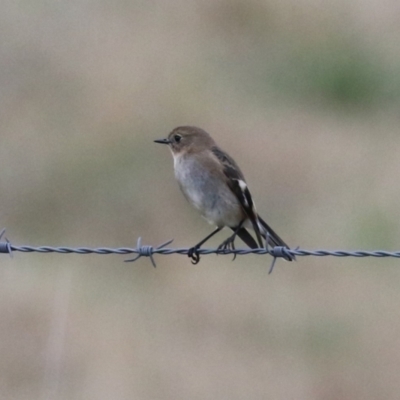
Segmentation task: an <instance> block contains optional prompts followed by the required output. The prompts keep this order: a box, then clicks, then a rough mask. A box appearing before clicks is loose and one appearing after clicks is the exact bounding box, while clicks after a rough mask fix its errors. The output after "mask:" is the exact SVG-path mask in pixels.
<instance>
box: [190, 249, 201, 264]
mask: <svg viewBox="0 0 400 400" xmlns="http://www.w3.org/2000/svg"><path fill="white" fill-rule="evenodd" d="M188 257H189V258H191V259H192V260H191V261H192V264H193V265H196V264H198V263H199V261H200V254H199V248H198V247H192V248H190V249H189V251H188Z"/></svg>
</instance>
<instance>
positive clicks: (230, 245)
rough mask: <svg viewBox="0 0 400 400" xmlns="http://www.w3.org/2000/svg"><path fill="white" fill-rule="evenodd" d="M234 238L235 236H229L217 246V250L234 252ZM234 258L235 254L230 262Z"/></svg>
mask: <svg viewBox="0 0 400 400" xmlns="http://www.w3.org/2000/svg"><path fill="white" fill-rule="evenodd" d="M235 237H236V235H232V236H229V237H228V239H226V240H224V241H223V242H222V243H221V244H220V245H219V246H218V250H236V248H235ZM235 258H236V254H234V255H233V258H232V261H234V260H235Z"/></svg>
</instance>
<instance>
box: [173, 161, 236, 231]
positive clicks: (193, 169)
mask: <svg viewBox="0 0 400 400" xmlns="http://www.w3.org/2000/svg"><path fill="white" fill-rule="evenodd" d="M174 169H175V177H176V179H177V181H178V183H179V186H180V188H181V190H182V192H183V194H184V195H185V197H186V198H187V200H188V201H189V202H190V203H191V204H193V206H194V207H195V208H197V209H198V210H199V211H200V213H201V214H202V215H203V216H204V217H205V218H206V219H207V221H208V222H209V223H211V224H214V225H216V226H230V227H235V226H237V225H238V224H239V223H240V222H241V220H242V219H243V210H242V208H241V206H240V203H239V201H238V200H237V198H236V196H235V195H234V193H233V192H232V191H231V190H230V188H229V186H228V185H227V184H226V181H225V180H224V177H223V175H222V173H221V172H220V170H218V169H217V168H215V169H213V168H210V165H209V164H208V165H204V163H202V162H201V159H198V158H197V157H187V156H185V155H177V156H175V157H174Z"/></svg>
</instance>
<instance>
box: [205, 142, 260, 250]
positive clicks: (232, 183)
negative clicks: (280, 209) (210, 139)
mask: <svg viewBox="0 0 400 400" xmlns="http://www.w3.org/2000/svg"><path fill="white" fill-rule="evenodd" d="M211 151H212V153H213V154H214V156H215V157H217V159H218V160H219V161H220V162H221V164H222V166H223V172H224V174H225V177H226V182H227V184H228V186H229V188H230V189H231V190H232V192H233V193H234V194H235V196H236V197H237V199H238V200H239V203H240V205H241V206H242V208H243V211H244V212H245V214H246V215H247V217H248V218H249V220H250V222H251V224H252V225H253V229H254V232H255V233H256V236H257V241H258V243H259V245H260V247H264V245H263V242H262V239H261V232H260V228H259V222H258V215H257V211H256V207H255V205H254V202H253V199H252V197H251V194H250V191H249V188H248V187H247V184H246V181H245V179H244V176H243V174H242V171H241V170H240V168H239V167H238V165H237V164H236V163H235V161H234V160H233V158H232V157H230V156H229V155H228V154H226V153H225V152H224V151H222V150H221V149H220V148H219V147H217V146H214V147H213V148H212V149H211Z"/></svg>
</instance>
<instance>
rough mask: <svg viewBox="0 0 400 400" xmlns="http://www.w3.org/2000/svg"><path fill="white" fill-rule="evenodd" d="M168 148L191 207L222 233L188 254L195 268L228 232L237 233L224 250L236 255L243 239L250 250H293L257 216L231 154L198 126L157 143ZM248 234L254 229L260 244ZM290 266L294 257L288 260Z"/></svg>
mask: <svg viewBox="0 0 400 400" xmlns="http://www.w3.org/2000/svg"><path fill="white" fill-rule="evenodd" d="M155 142H156V143H162V144H167V145H168V146H169V148H170V149H171V152H172V156H173V158H174V169H175V178H176V180H177V181H178V183H179V186H180V188H181V190H182V192H183V194H184V196H185V197H186V199H187V200H188V201H189V203H190V204H192V205H193V206H194V207H195V208H196V209H197V210H199V211H200V213H201V215H202V216H203V217H205V219H206V220H207V221H208V222H209V223H210V224H213V225H215V226H216V227H217V228H216V229H215V230H214V231H213V232H211V233H210V234H209V235H208V236H207V237H205V238H204V239H203V240H202V241H200V242H199V243H198V244H196V245H195V246H194V247H192V248H191V249H190V250H189V253H188V255H189V257H191V258H192V263H193V264H197V263H198V262H199V260H200V256H199V254H198V249H199V248H200V246H201V245H202V244H204V243H205V242H206V241H207V240H208V239H210V238H211V237H212V236H214V235H215V234H216V233H217V232H219V231H220V230H221V229H222V228H223V227H225V226H227V227H229V228H231V229H232V230H233V235H231V236H230V237H228V239H226V240H225V241H224V242H222V244H221V245H220V246H219V249H227V248H232V249H234V248H235V246H234V240H235V237H236V235H237V236H239V237H240V238H241V239H242V240H243V242H245V243H246V244H247V245H248V246H249V247H250V248H252V249H254V248H257V247H260V248H261V247H264V244H263V241H262V238H264V240H266V241H267V242H268V245H270V246H272V247H275V246H282V247H286V248H288V246H287V244H286V243H285V242H284V241H283V240H282V239H281V238H280V237H279V236H278V235H277V234H276V233H275V232H274V231H273V230H272V229H271V227H269V226H268V225H267V223H266V222H265V221H264V220H263V219H262V218H261V217H260V216H259V215H258V213H257V211H256V208H255V205H254V202H253V199H252V197H251V194H250V191H249V188H248V187H247V183H246V180H245V179H244V176H243V174H242V172H241V170H240V168H239V167H238V165H237V164H236V162H235V161H234V160H233V158H232V157H230V156H229V155H228V154H227V153H225V152H224V151H223V150H221V149H220V148H219V147H218V146H217V144H216V143H215V141H214V139H213V138H212V137H211V136H210V135H209V134H208V133H207V132H206V131H204V130H203V129H200V128H196V127H194V126H180V127H178V128H175V129H174V130H173V131H172V132H171V133H170V134H169V135H168V137H167V138H166V139H159V140H155ZM246 228H252V229H253V230H254V232H255V235H256V238H257V242H256V241H255V240H254V238H253V236H252V235H251V234H250V233H249V232H248V231H247V229H246ZM285 258H286V259H287V260H288V261H292V260H293V259H294V257H293V256H290V257H289V256H287V257H285Z"/></svg>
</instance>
